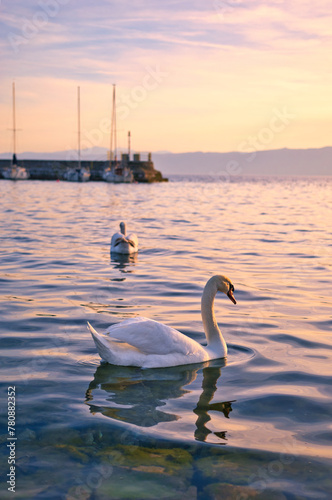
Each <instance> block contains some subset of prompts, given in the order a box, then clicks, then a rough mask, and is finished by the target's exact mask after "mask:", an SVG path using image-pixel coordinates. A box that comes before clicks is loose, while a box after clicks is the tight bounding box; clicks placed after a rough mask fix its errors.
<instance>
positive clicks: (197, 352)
mask: <svg viewBox="0 0 332 500" xmlns="http://www.w3.org/2000/svg"><path fill="white" fill-rule="evenodd" d="M218 291H220V292H224V293H225V294H226V295H227V296H228V297H229V298H230V300H231V301H232V302H233V303H234V304H236V300H235V298H234V295H233V292H234V286H233V284H232V283H231V281H230V280H229V279H228V278H226V277H225V276H213V277H212V278H210V279H209V280H208V282H207V283H206V285H205V287H204V291H203V295H202V301H201V312H202V321H203V326H204V331H205V335H206V338H207V346H206V347H204V346H202V345H201V344H199V343H198V342H196V341H195V340H193V339H191V338H189V337H187V336H186V335H184V334H183V333H180V332H178V331H177V330H175V329H174V328H171V327H169V326H166V325H163V324H162V323H158V322H157V321H154V320H152V319H147V318H142V317H138V318H132V319H127V320H124V321H122V322H121V323H118V324H115V325H111V326H110V327H109V328H108V329H107V330H106V331H105V332H104V334H102V335H100V334H99V333H98V332H96V330H94V328H92V326H91V325H90V323H88V327H89V330H90V332H91V334H92V338H93V340H94V342H95V344H96V347H97V351H98V353H99V355H100V357H101V358H102V359H103V360H104V361H107V362H108V363H111V364H113V365H121V366H139V367H142V368H162V367H167V366H178V365H188V364H191V363H201V362H204V361H209V360H211V359H218V358H224V357H225V356H226V355H227V345H226V342H225V340H224V338H223V336H222V334H221V331H220V330H219V328H218V324H217V321H216V318H215V315H214V307H213V304H214V298H215V296H216V294H217V292H218Z"/></svg>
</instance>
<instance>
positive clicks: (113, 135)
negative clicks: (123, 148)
mask: <svg viewBox="0 0 332 500" xmlns="http://www.w3.org/2000/svg"><path fill="white" fill-rule="evenodd" d="M113 150H114V155H113ZM113 159H114V160H115V161H117V142H116V97H115V84H113V101H112V124H111V149H110V167H112V160H113Z"/></svg>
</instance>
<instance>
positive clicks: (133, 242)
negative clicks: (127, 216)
mask: <svg viewBox="0 0 332 500" xmlns="http://www.w3.org/2000/svg"><path fill="white" fill-rule="evenodd" d="M120 231H121V232H120V233H115V234H113V236H112V239H111V252H116V253H122V254H127V255H128V254H131V253H136V252H137V251H138V238H137V236H136V234H128V235H127V225H126V223H125V222H120Z"/></svg>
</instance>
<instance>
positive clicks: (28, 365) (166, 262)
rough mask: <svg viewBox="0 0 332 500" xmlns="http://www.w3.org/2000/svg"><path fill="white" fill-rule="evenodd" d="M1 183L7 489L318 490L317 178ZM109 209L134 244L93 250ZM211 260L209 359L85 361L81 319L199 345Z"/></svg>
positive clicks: (328, 290)
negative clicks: (214, 348)
mask: <svg viewBox="0 0 332 500" xmlns="http://www.w3.org/2000/svg"><path fill="white" fill-rule="evenodd" d="M0 196H1V222H0V231H1V247H0V252H1V264H0V284H1V288H0V290H1V291H0V294H1V302H0V308H1V310H0V314H1V336H0V342H1V352H2V359H1V366H0V370H1V381H2V382H1V385H2V389H1V395H2V399H3V401H4V404H3V405H2V408H4V409H5V410H6V407H7V390H8V387H13V386H14V387H15V398H16V400H15V402H16V426H15V437H17V440H15V441H11V440H10V436H9V434H8V431H7V422H6V415H5V413H6V412H5V411H4V412H2V417H3V418H2V422H3V425H2V431H1V436H0V437H1V469H2V471H3V472H4V474H3V476H2V478H4V475H5V474H9V473H10V465H9V464H8V460H9V457H10V453H11V451H12V454H15V470H13V469H12V471H11V473H12V480H14V479H15V488H16V490H15V491H16V495H15V498H17V499H21V498H22V499H47V500H50V499H66V500H72V499H83V500H87V499H91V500H103V499H109V498H112V499H126V500H128V499H130V500H131V499H142V500H143V499H144V500H145V499H178V498H181V499H182V500H186V499H188V500H189V499H190V500H192V499H198V500H213V499H235V500H246V499H251V498H255V499H256V500H262V499H268V500H276V499H277V500H279V499H280V500H284V499H289V500H299V499H315V500H316V499H330V498H332V478H331V463H332V461H331V458H332V424H331V421H332V395H331V385H332V377H331V375H332V369H331V355H332V336H331V330H332V315H331V305H332V298H331V297H332V284H331V283H332V262H331V254H332V229H331V228H332V226H331V220H332V178H329V179H326V178H319V179H318V178H311V179H304V178H301V179H285V180H282V179H279V180H278V179H264V178H259V179H235V180H233V181H232V182H219V181H218V179H212V178H191V179H189V178H181V177H178V178H173V179H171V182H169V183H162V184H152V185H143V184H135V185H112V184H106V183H93V182H90V183H86V184H75V183H72V184H71V183H65V182H38V181H25V182H11V181H5V180H1V181H0ZM121 220H125V221H127V225H128V230H129V232H130V230H132V231H134V232H136V233H137V234H138V237H139V244H140V250H139V253H138V254H137V256H136V257H131V258H113V256H112V257H111V256H110V245H109V244H110V238H111V235H112V234H113V232H115V231H116V230H117V229H118V224H119V222H120V221H121ZM214 274H225V275H226V276H228V277H229V278H230V279H231V280H232V282H233V284H234V286H235V297H236V299H237V305H233V304H232V303H231V302H230V301H229V300H228V299H227V297H225V296H220V297H219V296H217V298H216V302H215V311H216V316H217V319H218V323H219V326H220V328H221V330H222V331H223V334H224V337H225V339H226V342H227V344H228V346H229V355H228V357H227V359H226V360H218V361H214V362H212V363H210V364H206V365H190V366H181V367H175V368H164V369H154V370H151V369H150V370H141V369H139V368H130V367H129V368H128V367H126V368H125V367H115V366H111V365H107V364H102V363H101V361H100V358H99V356H98V354H97V352H96V349H95V346H94V343H93V341H92V338H91V336H90V333H89V332H88V330H87V327H86V324H87V321H89V322H90V323H91V324H92V325H93V326H94V327H95V328H96V329H97V330H98V331H103V330H104V329H105V328H106V327H107V326H109V325H110V324H113V323H115V322H117V321H119V320H120V319H121V318H131V317H135V316H138V315H142V316H146V317H149V318H152V319H155V320H157V321H161V322H163V323H166V324H167V325H170V326H172V327H175V328H177V329H178V330H180V331H182V332H183V333H184V334H186V335H188V336H190V337H192V338H194V339H196V340H197V341H199V342H204V332H203V329H202V324H201V317H200V298H201V294H202V289H203V287H204V285H205V282H206V281H207V279H208V278H209V277H211V276H212V275H214ZM11 401H12V400H11ZM11 409H12V405H11ZM8 443H9V444H10V443H12V450H11V448H10V446H9V447H8V446H7V445H8ZM13 443H14V445H15V446H13ZM14 472H15V478H14V476H13V473H14ZM7 480H8V478H7ZM5 481H6V480H5ZM5 481H3V482H2V485H1V498H12V497H13V493H12V492H10V491H7V488H8V487H10V484H6V482H5Z"/></svg>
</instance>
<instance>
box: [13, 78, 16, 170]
mask: <svg viewBox="0 0 332 500" xmlns="http://www.w3.org/2000/svg"><path fill="white" fill-rule="evenodd" d="M13 163H16V108H15V82H13Z"/></svg>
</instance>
